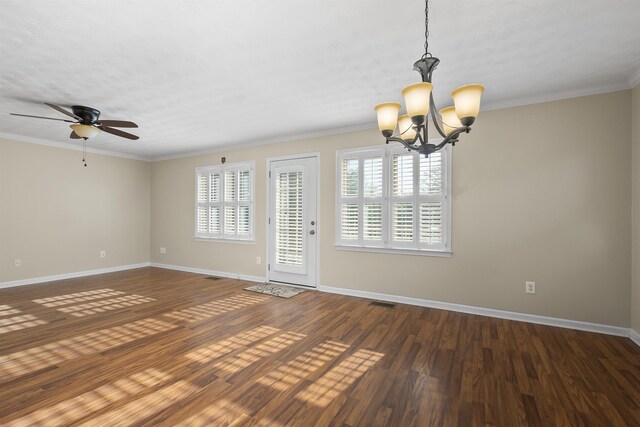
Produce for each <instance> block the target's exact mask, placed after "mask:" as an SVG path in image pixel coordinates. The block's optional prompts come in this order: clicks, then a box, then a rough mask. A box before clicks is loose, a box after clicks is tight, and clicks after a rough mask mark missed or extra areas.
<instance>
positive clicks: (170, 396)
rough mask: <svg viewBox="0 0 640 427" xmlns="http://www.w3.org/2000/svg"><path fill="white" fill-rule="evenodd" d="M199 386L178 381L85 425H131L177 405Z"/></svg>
mask: <svg viewBox="0 0 640 427" xmlns="http://www.w3.org/2000/svg"><path fill="white" fill-rule="evenodd" d="M198 390H200V388H199V387H196V386H195V385H193V384H191V383H189V382H187V381H178V382H176V383H174V384H171V385H170V386H167V387H164V388H161V389H160V390H158V391H155V392H153V393H150V394H148V395H146V396H144V397H142V398H140V399H138V400H134V401H133V402H130V403H127V404H126V405H124V406H121V407H119V408H116V409H114V410H112V411H109V412H107V413H105V414H102V415H99V416H97V417H95V418H91V419H89V420H88V421H87V422H85V423H82V424H81V425H83V426H92V427H95V426H109V427H120V426H130V425H132V424H135V423H136V422H139V421H141V420H144V419H145V418H147V417H150V416H152V415H154V414H157V413H158V412H160V411H162V410H164V409H166V408H168V407H170V406H172V405H175V404H176V403H178V402H179V401H181V400H182V399H185V398H187V397H188V396H190V395H193V394H195V393H196V392H197V391H198Z"/></svg>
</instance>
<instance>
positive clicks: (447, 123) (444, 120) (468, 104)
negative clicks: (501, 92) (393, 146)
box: [375, 0, 484, 157]
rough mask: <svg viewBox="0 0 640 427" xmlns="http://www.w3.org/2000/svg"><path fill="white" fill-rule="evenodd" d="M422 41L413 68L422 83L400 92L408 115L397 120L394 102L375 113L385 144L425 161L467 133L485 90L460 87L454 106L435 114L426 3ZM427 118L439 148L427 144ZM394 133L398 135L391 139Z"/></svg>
mask: <svg viewBox="0 0 640 427" xmlns="http://www.w3.org/2000/svg"><path fill="white" fill-rule="evenodd" d="M424 39H425V42H424V50H425V53H424V55H422V58H420V59H419V60H417V61H416V62H415V64H413V69H414V70H416V71H418V72H419V73H420V75H421V76H422V82H420V83H414V84H411V85H409V86H407V87H406V88H404V89H403V91H402V96H403V97H404V103H405V106H406V109H407V113H406V114H404V115H401V116H399V117H398V114H399V113H400V108H401V105H400V104H398V103H397V102H385V103H382V104H378V105H377V106H376V108H375V109H376V113H377V115H378V128H379V129H380V132H382V135H383V136H384V137H385V139H386V143H387V144H388V143H389V141H394V142H400V143H401V144H403V145H404V146H405V147H406V148H407V149H408V150H410V151H411V150H413V151H418V152H419V153H420V154H424V155H425V157H428V156H429V154H431V153H433V152H436V151H438V150H440V149H442V148H444V147H445V146H446V145H447V144H451V145H452V146H455V144H456V142H458V137H459V136H460V134H462V133H469V131H470V130H471V125H472V124H473V122H474V121H475V120H476V117H478V113H479V112H480V98H481V96H482V93H483V92H484V86H482V85H480V84H469V85H464V86H460V87H459V88H457V89H456V90H454V91H453V92H451V97H452V98H453V104H454V105H453V106H450V107H446V108H443V109H441V110H440V111H438V110H437V109H436V106H435V102H434V101H433V93H432V89H433V85H432V84H431V78H432V75H433V71H434V70H435V69H436V67H437V66H438V64H439V63H440V60H439V59H438V58H436V57H434V56H432V55H431V53H430V52H429V0H426V1H425V33H424ZM429 116H431V120H432V122H433V125H434V127H435V128H436V130H437V131H438V133H439V134H440V135H441V136H442V138H444V139H443V140H442V142H440V143H439V144H430V143H429V127H428V118H429ZM396 129H397V130H398V132H397V134H396V135H395V136H394V133H395V131H396Z"/></svg>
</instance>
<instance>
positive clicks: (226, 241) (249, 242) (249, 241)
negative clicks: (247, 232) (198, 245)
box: [194, 237, 256, 245]
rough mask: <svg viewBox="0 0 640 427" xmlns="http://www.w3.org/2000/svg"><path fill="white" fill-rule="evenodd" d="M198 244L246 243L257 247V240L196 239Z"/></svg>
mask: <svg viewBox="0 0 640 427" xmlns="http://www.w3.org/2000/svg"><path fill="white" fill-rule="evenodd" d="M194 240H195V241H196V242H220V243H244V244H249V245H255V243H256V241H255V240H248V239H247V240H240V239H218V238H213V237H194Z"/></svg>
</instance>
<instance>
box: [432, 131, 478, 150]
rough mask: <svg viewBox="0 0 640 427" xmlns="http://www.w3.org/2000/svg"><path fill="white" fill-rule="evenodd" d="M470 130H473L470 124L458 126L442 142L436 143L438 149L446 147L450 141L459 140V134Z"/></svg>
mask: <svg viewBox="0 0 640 427" xmlns="http://www.w3.org/2000/svg"><path fill="white" fill-rule="evenodd" d="M470 130H471V127H469V126H462V127H459V128H456V129H455V130H453V131H452V132H451V133H450V134H449V135H447V136H446V137H445V138H444V140H443V141H442V142H441V143H440V144H438V145H436V151H437V150H440V149H441V148H442V147H444V146H445V145H447V144H449V143H454V142H457V141H458V136H459V135H460V134H461V133H462V132H465V133H469V131H470Z"/></svg>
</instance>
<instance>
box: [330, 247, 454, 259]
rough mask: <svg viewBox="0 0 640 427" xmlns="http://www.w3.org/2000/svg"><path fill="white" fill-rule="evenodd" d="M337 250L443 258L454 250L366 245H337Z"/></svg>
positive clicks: (448, 256)
mask: <svg viewBox="0 0 640 427" xmlns="http://www.w3.org/2000/svg"><path fill="white" fill-rule="evenodd" d="M335 248H336V250H339V251H351V252H373V253H382V254H393V255H417V256H434V257H441V258H451V256H452V255H453V252H451V251H436V250H429V249H391V248H374V247H366V246H347V245H335Z"/></svg>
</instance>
